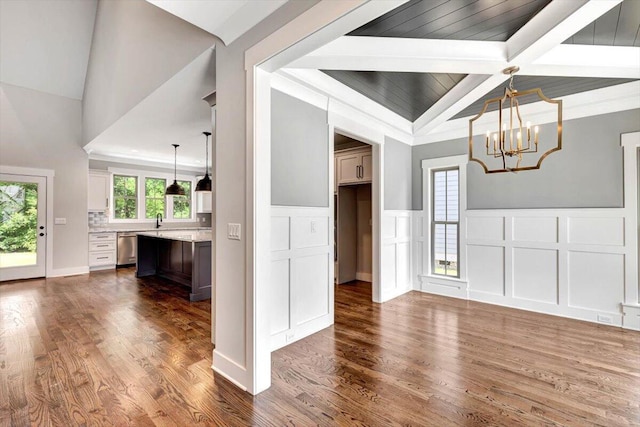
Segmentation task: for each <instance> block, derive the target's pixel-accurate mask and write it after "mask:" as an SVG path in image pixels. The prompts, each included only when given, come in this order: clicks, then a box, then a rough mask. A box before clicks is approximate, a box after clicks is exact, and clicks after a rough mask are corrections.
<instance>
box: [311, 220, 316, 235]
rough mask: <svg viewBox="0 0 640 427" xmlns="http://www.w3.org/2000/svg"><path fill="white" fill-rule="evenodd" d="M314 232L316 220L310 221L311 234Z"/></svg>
mask: <svg viewBox="0 0 640 427" xmlns="http://www.w3.org/2000/svg"><path fill="white" fill-rule="evenodd" d="M315 232H316V222H315V221H311V234H314V233H315Z"/></svg>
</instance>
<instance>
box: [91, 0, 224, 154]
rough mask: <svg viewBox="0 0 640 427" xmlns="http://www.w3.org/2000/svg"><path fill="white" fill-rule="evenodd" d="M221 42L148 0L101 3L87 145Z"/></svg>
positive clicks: (93, 55)
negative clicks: (207, 50)
mask: <svg viewBox="0 0 640 427" xmlns="http://www.w3.org/2000/svg"><path fill="white" fill-rule="evenodd" d="M215 41H216V38H215V37H214V36H212V35H211V34H209V33H207V32H206V31H204V30H201V29H200V28H198V27H196V26H194V25H191V24H190V23H188V22H186V21H184V20H182V19H180V18H178V17H176V16H174V15H171V14H170V13H168V12H166V11H164V10H162V9H160V8H158V7H156V6H154V5H152V4H151V3H148V2H146V1H143V0H127V1H100V2H99V3H98V11H97V13H96V22H95V27H94V32H93V40H92V44H91V55H90V57H89V66H88V68H87V77H86V81H85V88H84V98H83V106H82V108H83V116H84V117H83V132H82V137H83V138H82V145H83V146H84V145H86V144H87V143H89V142H90V141H91V140H92V139H94V138H95V137H96V136H98V135H99V134H101V133H102V132H103V131H104V130H105V129H107V128H108V127H109V126H110V125H112V124H113V123H115V121H116V120H118V119H119V118H120V117H122V115H123V114H125V113H126V112H128V111H129V110H130V109H131V108H133V107H134V106H136V105H137V104H138V103H140V101H142V100H143V99H144V98H146V97H147V96H148V95H149V94H151V93H152V92H153V91H154V90H155V89H157V88H158V87H160V86H161V85H162V84H163V83H165V82H166V81H167V80H169V79H170V78H171V77H173V76H174V75H175V74H176V73H177V72H178V71H180V70H181V69H183V68H184V67H185V66H186V65H187V64H189V63H191V61H193V60H194V59H195V58H196V57H197V56H199V55H200V54H201V53H203V52H204V51H205V50H206V49H208V48H210V47H212V46H213V45H214V44H215Z"/></svg>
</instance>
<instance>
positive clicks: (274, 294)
mask: <svg viewBox="0 0 640 427" xmlns="http://www.w3.org/2000/svg"><path fill="white" fill-rule="evenodd" d="M289 268H290V266H289V260H288V259H281V260H278V261H272V262H271V292H269V297H270V298H271V301H270V304H269V307H271V308H272V310H271V325H270V326H271V335H273V334H277V333H280V332H284V331H286V330H287V329H289V328H290V327H291V323H290V321H289V320H290V316H289V304H290V301H289V283H290V278H289V276H290V270H289Z"/></svg>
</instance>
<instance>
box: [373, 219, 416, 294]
mask: <svg viewBox="0 0 640 427" xmlns="http://www.w3.org/2000/svg"><path fill="white" fill-rule="evenodd" d="M413 222H414V221H413V213H412V211H409V210H385V211H384V213H383V216H382V265H381V266H380V268H381V270H382V271H381V275H382V281H381V296H382V298H381V301H380V302H385V301H389V300H390V299H393V298H395V297H397V296H400V295H402V294H404V293H407V292H409V291H410V290H412V289H413V280H412V277H413V274H412V271H413V256H412V255H413V248H412V234H413V233H412V228H413Z"/></svg>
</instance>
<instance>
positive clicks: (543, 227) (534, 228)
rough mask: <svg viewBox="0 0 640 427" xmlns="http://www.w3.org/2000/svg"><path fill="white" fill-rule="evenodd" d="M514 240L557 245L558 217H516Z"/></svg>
mask: <svg viewBox="0 0 640 427" xmlns="http://www.w3.org/2000/svg"><path fill="white" fill-rule="evenodd" d="M513 240H515V241H520V242H544V243H557V242H558V217H556V216H553V217H514V218H513Z"/></svg>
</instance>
